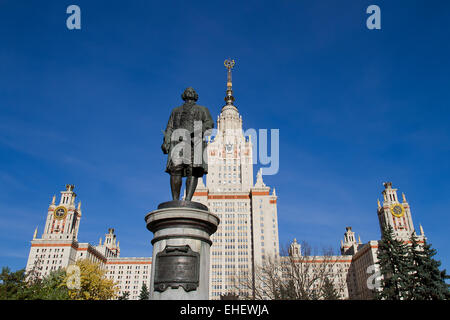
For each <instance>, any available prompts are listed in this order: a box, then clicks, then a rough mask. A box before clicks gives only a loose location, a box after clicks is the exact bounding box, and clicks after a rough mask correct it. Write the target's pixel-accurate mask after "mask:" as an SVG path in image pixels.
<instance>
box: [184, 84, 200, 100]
mask: <svg viewBox="0 0 450 320" xmlns="http://www.w3.org/2000/svg"><path fill="white" fill-rule="evenodd" d="M181 99H183V100H184V101H189V100H191V101H197V100H198V94H197V92H195V90H194V88H192V87H189V88H187V89H186V90H184V92H183V94H182V95H181Z"/></svg>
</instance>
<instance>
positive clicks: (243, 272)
mask: <svg viewBox="0 0 450 320" xmlns="http://www.w3.org/2000/svg"><path fill="white" fill-rule="evenodd" d="M225 66H226V67H227V69H228V73H227V90H226V96H225V102H226V103H225V105H224V106H223V107H222V109H221V112H220V115H219V116H218V117H217V134H216V136H215V137H214V139H213V140H210V141H208V147H207V153H208V174H207V176H206V185H205V184H204V183H203V180H202V179H200V181H199V184H198V186H197V189H196V192H195V193H194V197H193V198H192V200H193V201H198V202H200V203H203V204H205V205H206V206H208V208H209V209H210V211H211V212H213V213H215V214H217V215H218V216H219V218H220V221H221V222H220V225H219V227H218V229H217V232H216V233H215V234H213V235H212V241H213V245H212V247H211V261H210V263H211V264H210V265H211V268H210V298H211V299H219V298H220V297H221V296H224V295H228V294H233V293H235V292H236V288H237V285H238V283H239V282H240V281H245V280H247V279H249V277H250V278H251V277H252V275H253V270H254V266H255V265H260V264H262V261H263V260H264V259H268V258H269V257H277V256H278V254H279V251H278V248H279V245H278V218H277V196H276V194H275V190H274V189H272V191H271V189H270V187H268V186H266V185H265V183H264V181H263V177H262V174H261V171H259V172H258V174H257V179H256V183H253V155H252V142H251V138H250V137H245V136H244V131H243V128H242V116H241V115H240V114H239V111H238V109H237V107H236V106H235V104H234V101H235V99H234V96H233V87H232V78H231V75H232V74H231V70H232V68H233V66H234V61H228V60H227V61H226V62H225ZM244 279H245V280H244ZM241 294H251V293H250V292H241Z"/></svg>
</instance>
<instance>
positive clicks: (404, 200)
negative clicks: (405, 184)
mask: <svg viewBox="0 0 450 320" xmlns="http://www.w3.org/2000/svg"><path fill="white" fill-rule="evenodd" d="M402 198H403V203H405V202H406V196H405V194H404V193H403V192H402Z"/></svg>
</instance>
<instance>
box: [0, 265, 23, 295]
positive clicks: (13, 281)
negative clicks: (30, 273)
mask: <svg viewBox="0 0 450 320" xmlns="http://www.w3.org/2000/svg"><path fill="white" fill-rule="evenodd" d="M0 281H1V283H0V300H15V299H20V298H21V297H22V296H23V291H24V287H25V285H26V283H25V269H21V270H17V271H15V272H12V271H11V269H9V268H8V267H3V268H2V273H1V274H0Z"/></svg>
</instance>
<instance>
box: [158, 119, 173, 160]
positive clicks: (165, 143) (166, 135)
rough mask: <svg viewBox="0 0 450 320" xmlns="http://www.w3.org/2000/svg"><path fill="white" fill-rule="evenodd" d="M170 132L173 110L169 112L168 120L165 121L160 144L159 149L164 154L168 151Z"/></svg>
mask: <svg viewBox="0 0 450 320" xmlns="http://www.w3.org/2000/svg"><path fill="white" fill-rule="evenodd" d="M172 132H173V112H172V113H171V114H170V118H169V121H168V122H167V127H166V131H164V140H163V144H162V146H161V149H162V151H163V153H164V154H168V153H169V148H170V139H171V137H172Z"/></svg>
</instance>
